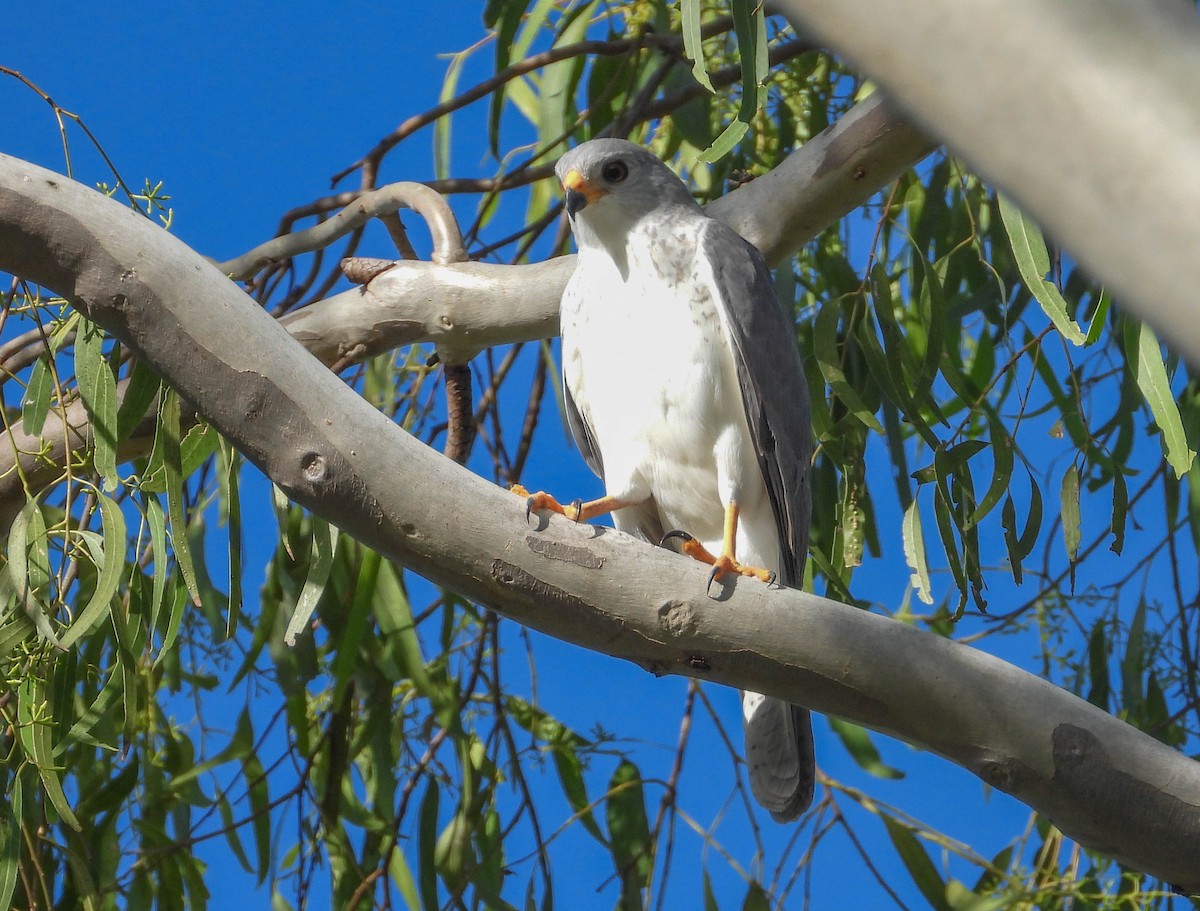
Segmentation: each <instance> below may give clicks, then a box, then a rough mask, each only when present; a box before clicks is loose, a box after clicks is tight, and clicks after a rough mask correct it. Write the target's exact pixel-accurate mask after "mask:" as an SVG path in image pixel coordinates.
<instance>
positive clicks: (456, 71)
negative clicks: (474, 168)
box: [433, 47, 474, 180]
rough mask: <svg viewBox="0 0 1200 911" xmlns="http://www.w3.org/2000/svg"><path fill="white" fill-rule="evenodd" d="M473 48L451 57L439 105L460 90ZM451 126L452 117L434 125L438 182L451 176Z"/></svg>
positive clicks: (435, 174)
mask: <svg viewBox="0 0 1200 911" xmlns="http://www.w3.org/2000/svg"><path fill="white" fill-rule="evenodd" d="M473 50H474V48H473V47H471V48H467V49H466V50H463V51H459V52H458V53H456V54H451V55H450V64H449V66H447V67H446V76H445V78H444V79H443V80H442V90H441V92H440V93H439V94H438V104H444V103H445V102H447V101H449V100H450V99H452V98H453V97H454V94H455V92H456V91H457V90H458V80H459V77H460V76H461V75H462V68H463V64H464V63H466V61H467V58H468V57H470V56H471V52H472V51H473ZM450 124H451V115H449V114H446V115H445V116H443V117H439V118H438V119H437V120H435V121H434V124H433V173H434V176H435V177H436V178H437V179H438V180H445V179H446V178H447V177H449V176H450Z"/></svg>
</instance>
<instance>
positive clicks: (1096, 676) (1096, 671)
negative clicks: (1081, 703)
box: [1087, 620, 1110, 712]
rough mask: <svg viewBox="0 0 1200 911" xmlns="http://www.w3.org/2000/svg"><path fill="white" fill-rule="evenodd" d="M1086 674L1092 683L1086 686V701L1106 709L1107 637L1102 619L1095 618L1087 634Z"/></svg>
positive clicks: (1108, 690)
mask: <svg viewBox="0 0 1200 911" xmlns="http://www.w3.org/2000/svg"><path fill="white" fill-rule="evenodd" d="M1088 676H1089V677H1090V678H1091V681H1092V685H1091V687H1089V688H1088V694H1087V701H1088V702H1090V703H1091V704H1092V705H1094V706H1097V707H1099V708H1102V709H1104V711H1106V712H1107V711H1108V701H1109V696H1110V689H1109V679H1108V639H1107V637H1106V636H1105V634H1104V621H1103V620H1097V621H1096V622H1095V624H1094V625H1093V626H1092V633H1091V635H1090V636H1088Z"/></svg>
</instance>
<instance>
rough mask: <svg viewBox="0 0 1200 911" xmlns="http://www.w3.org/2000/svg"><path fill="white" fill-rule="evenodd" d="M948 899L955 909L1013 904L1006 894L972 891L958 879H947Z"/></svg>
mask: <svg viewBox="0 0 1200 911" xmlns="http://www.w3.org/2000/svg"><path fill="white" fill-rule="evenodd" d="M946 901H947V902H949V904H950V907H951V908H953V909H954V911H1000V909H1001V908H1008V907H1011V905H1012V902H1011V899H1010V898H1009V897H1008V896H1006V895H990V896H989V895H979V894H978V893H975V892H971V891H970V890H969V889H967V887H966V886H964V885H963V884H962V883H960V882H959V881H958V880H957V879H951V880H948V881H947V883H946ZM1077 907H1078V906H1077ZM1081 911H1082V909H1081Z"/></svg>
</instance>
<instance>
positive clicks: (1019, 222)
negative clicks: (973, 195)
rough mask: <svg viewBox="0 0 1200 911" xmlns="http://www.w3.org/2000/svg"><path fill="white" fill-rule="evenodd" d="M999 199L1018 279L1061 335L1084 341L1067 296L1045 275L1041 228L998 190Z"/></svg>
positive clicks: (1046, 256) (1046, 259) (1046, 261)
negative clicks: (1019, 277) (1018, 273)
mask: <svg viewBox="0 0 1200 911" xmlns="http://www.w3.org/2000/svg"><path fill="white" fill-rule="evenodd" d="M998 201H999V203H1000V217H1001V219H1002V220H1003V222H1004V230H1005V231H1006V232H1007V233H1008V240H1009V243H1011V244H1012V251H1013V256H1014V257H1015V258H1016V261H1017V271H1019V272H1020V273H1021V280H1022V281H1024V282H1025V286H1026V287H1027V288H1029V291H1030V293H1031V294H1033V296H1034V299H1035V300H1037V302H1038V303H1039V304H1040V305H1041V307H1042V310H1044V311H1045V313H1046V315H1047V316H1048V317H1050V322H1052V323H1054V327H1055V328H1056V329H1057V330H1058V331H1059V333H1061V334H1062V336H1063V338H1066V339H1068V340H1069V341H1071V342H1072V343H1074V344H1076V345H1083V344H1086V343H1087V336H1086V335H1084V333H1083V331H1082V330H1081V329H1080V328H1079V324H1078V323H1077V322H1075V320H1074V319H1072V318H1071V316H1070V313H1069V308H1068V306H1067V301H1066V298H1064V297H1063V296H1062V294H1061V293H1060V292H1059V290H1058V288H1056V287H1055V285H1054V283H1053V282H1051V281H1048V280H1047V279H1046V277H1045V276H1046V273H1047V272H1049V271H1050V256H1049V254H1048V253H1047V252H1046V240H1045V238H1043V237H1042V232H1041V231H1040V230H1038V227H1037V225H1035V224H1034V223H1033V222H1032V221H1030V220H1029V219H1028V218H1026V217H1025V216H1024V215H1023V214H1022V213H1021V210H1020V209H1018V208H1017V207H1016V205H1015V204H1014V203H1013V202H1012V201H1011V200H1010V199H1009V198H1008V197H1007V196H1005V195H1004V194H999V195H998Z"/></svg>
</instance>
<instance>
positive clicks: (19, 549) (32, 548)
mask: <svg viewBox="0 0 1200 911" xmlns="http://www.w3.org/2000/svg"><path fill="white" fill-rule="evenodd" d="M49 559H50V557H49V542H48V540H47V538H46V520H45V518H44V517H43V516H42V510H41V507H40V506H39V505H38V501H37V498H36V497H35V498H34V499H32V500H27V501H26V503H25V505H24V506H22V507H21V509H20V510H19V511H18V512H17V515H16V517H15V518H14V519H13V521H12V526H11V527H10V528H9V532H8V563H7V564H6V565H5V566H4V567H3V570H2V571H0V584H2V587H3V590H4V601H5V602H6V603H8V602H15V603H19V604H21V605H22V606H23V607H24V608H25V613H26V615H27V616H28V617H29V619H30V620H32V621H33V624H34V626H35V628H36V629H37V632H38V635H39V636H40V637H41V638H42V639H44V640H45V641H47V642H50V643H52V644H53V645H54V646H56V647H59V648H61V644H60V643H59V640H58V636H57V635H56V634H55V632H54V628H53V627H52V626H51V625H50V618H49V617H48V616H47V615H46V610H45V608H44V607H43V605H42V600H41V598H40V597H39V596H38V594H37V592H38V589H39V588H44V587H45V586H46V584H47V582H48V580H49V576H50V569H49V567H50V564H49Z"/></svg>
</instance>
